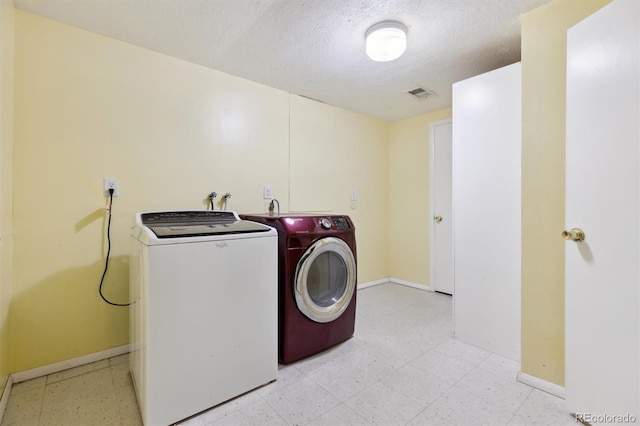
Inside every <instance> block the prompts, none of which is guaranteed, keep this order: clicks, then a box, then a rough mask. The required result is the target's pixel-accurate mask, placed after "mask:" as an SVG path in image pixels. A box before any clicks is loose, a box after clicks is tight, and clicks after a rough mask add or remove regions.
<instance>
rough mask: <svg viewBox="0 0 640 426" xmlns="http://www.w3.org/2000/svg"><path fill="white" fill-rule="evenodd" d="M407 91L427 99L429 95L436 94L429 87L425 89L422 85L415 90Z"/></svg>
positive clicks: (419, 97)
mask: <svg viewBox="0 0 640 426" xmlns="http://www.w3.org/2000/svg"><path fill="white" fill-rule="evenodd" d="M407 93H408V94H410V95H413V96H415V97H416V98H418V99H427V98H428V97H429V96H433V95H435V94H436V92H434V91H432V90H428V89H423V88H422V87H417V88H415V89H413V90H409V91H408V92H407Z"/></svg>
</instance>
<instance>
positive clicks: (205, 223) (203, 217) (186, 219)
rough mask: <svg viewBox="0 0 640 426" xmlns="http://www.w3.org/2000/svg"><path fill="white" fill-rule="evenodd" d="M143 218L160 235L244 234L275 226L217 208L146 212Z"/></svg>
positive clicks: (146, 224) (144, 222)
mask: <svg viewBox="0 0 640 426" xmlns="http://www.w3.org/2000/svg"><path fill="white" fill-rule="evenodd" d="M140 221H141V223H142V225H144V226H146V227H147V228H149V229H150V230H151V231H152V232H153V233H154V234H155V235H156V237H158V238H183V237H200V236H205V235H225V234H244V233H250V232H268V231H269V230H270V229H271V228H269V227H267V226H265V225H261V224H259V223H256V222H251V221H248V220H240V219H238V215H237V214H236V213H234V212H228V211H213V210H195V211H171V212H152V213H142V214H141V215H140Z"/></svg>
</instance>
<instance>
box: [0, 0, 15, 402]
mask: <svg viewBox="0 0 640 426" xmlns="http://www.w3.org/2000/svg"><path fill="white" fill-rule="evenodd" d="M13 24H14V13H13V5H12V4H11V3H10V2H4V1H2V2H0V236H1V237H2V240H1V241H0V395H2V390H3V389H4V386H5V384H6V383H7V378H8V376H9V373H11V365H10V353H11V352H10V348H11V346H10V334H9V330H10V326H9V306H10V300H11V274H12V261H11V260H12V246H13V235H12V234H13V229H12V223H11V219H12V214H11V172H12V146H13V51H14V50H13Z"/></svg>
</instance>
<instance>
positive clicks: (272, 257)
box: [130, 210, 278, 425]
mask: <svg viewBox="0 0 640 426" xmlns="http://www.w3.org/2000/svg"><path fill="white" fill-rule="evenodd" d="M131 235H132V237H133V249H132V253H131V257H130V271H131V296H132V302H133V303H132V305H131V306H132V309H131V322H130V325H131V327H130V328H131V329H130V332H131V337H130V338H131V354H130V357H131V361H130V369H131V376H132V378H133V383H134V386H135V389H136V395H137V398H138V403H139V405H140V411H141V414H142V420H143V422H144V424H145V425H168V424H171V423H175V422H177V421H180V420H182V419H184V418H187V417H189V416H192V415H194V414H197V413H199V412H201V411H204V410H207V409H208V408H210V407H213V406H215V405H217V404H220V403H222V402H224V401H227V400H229V399H231V398H234V397H236V396H238V395H240V394H243V393H245V392H247V391H250V390H252V389H254V388H257V387H259V386H261V385H264V384H266V383H268V382H271V381H273V380H275V379H276V374H277V370H278V331H277V327H278V312H277V299H278V234H277V232H276V231H275V230H274V229H272V228H270V227H268V226H265V225H262V224H258V223H255V222H250V221H246V220H240V218H239V217H238V215H237V214H236V213H234V212H228V211H210V210H203V211H172V212H151V213H138V214H137V215H136V225H135V227H134V228H133V230H132V233H131Z"/></svg>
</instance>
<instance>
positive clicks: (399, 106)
mask: <svg viewBox="0 0 640 426" xmlns="http://www.w3.org/2000/svg"><path fill="white" fill-rule="evenodd" d="M548 1H549V0H116V1H114V0H14V4H15V6H16V7H17V8H18V9H22V10H26V11H28V12H32V13H35V14H38V15H42V16H45V17H48V18H51V19H55V20H58V21H61V22H65V23H68V24H71V25H74V26H77V27H80V28H84V29H87V30H89V31H93V32H96V33H100V34H104V35H107V36H109V37H113V38H115V39H118V40H122V41H125V42H129V43H132V44H135V45H138V46H142V47H145V48H148V49H151V50H154V51H156V52H161V53H164V54H167V55H171V56H174V57H177V58H181V59H184V60H187V61H190V62H194V63H197V64H201V65H204V66H207V67H210V68H213V69H216V70H220V71H223V72H226V73H228V74H232V75H236V76H239V77H243V78H246V79H249V80H253V81H256V82H260V83H263V84H265V85H268V86H271V87H275V88H278V89H282V90H285V91H287V92H291V93H295V94H298V95H302V96H306V97H309V98H313V99H317V100H320V101H322V102H326V103H328V104H331V105H335V106H339V107H342V108H345V109H348V110H351V111H356V112H360V113H362V114H366V115H369V116H373V117H377V118H381V119H384V120H388V121H393V120H398V119H402V118H406V117H412V116H416V115H420V114H424V113H427V112H430V111H434V110H437V109H440V108H443V107H448V106H451V85H452V83H454V82H456V81H460V80H463V79H466V78H469V77H472V76H474V75H477V74H480V73H483V72H486V71H490V70H493V69H496V68H499V67H501V66H504V65H508V64H511V63H513V62H517V61H519V60H520V15H521V14H522V13H524V12H526V11H529V10H531V9H533V8H535V7H538V6H540V5H542V4H544V3H547V2H548ZM383 20H396V21H400V22H402V23H404V24H405V25H406V26H407V28H408V36H407V51H406V52H405V54H404V55H403V56H402V57H400V58H399V59H397V60H395V61H392V62H387V63H378V62H373V61H371V60H370V59H369V58H367V56H366V55H365V53H364V33H365V31H366V30H367V28H369V27H370V26H371V25H373V24H375V23H377V22H380V21H383ZM416 87H422V88H425V89H428V90H431V91H433V92H435V95H433V96H430V97H428V98H426V99H416V98H415V97H413V96H411V95H409V94H407V91H409V90H412V89H415V88H416Z"/></svg>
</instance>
